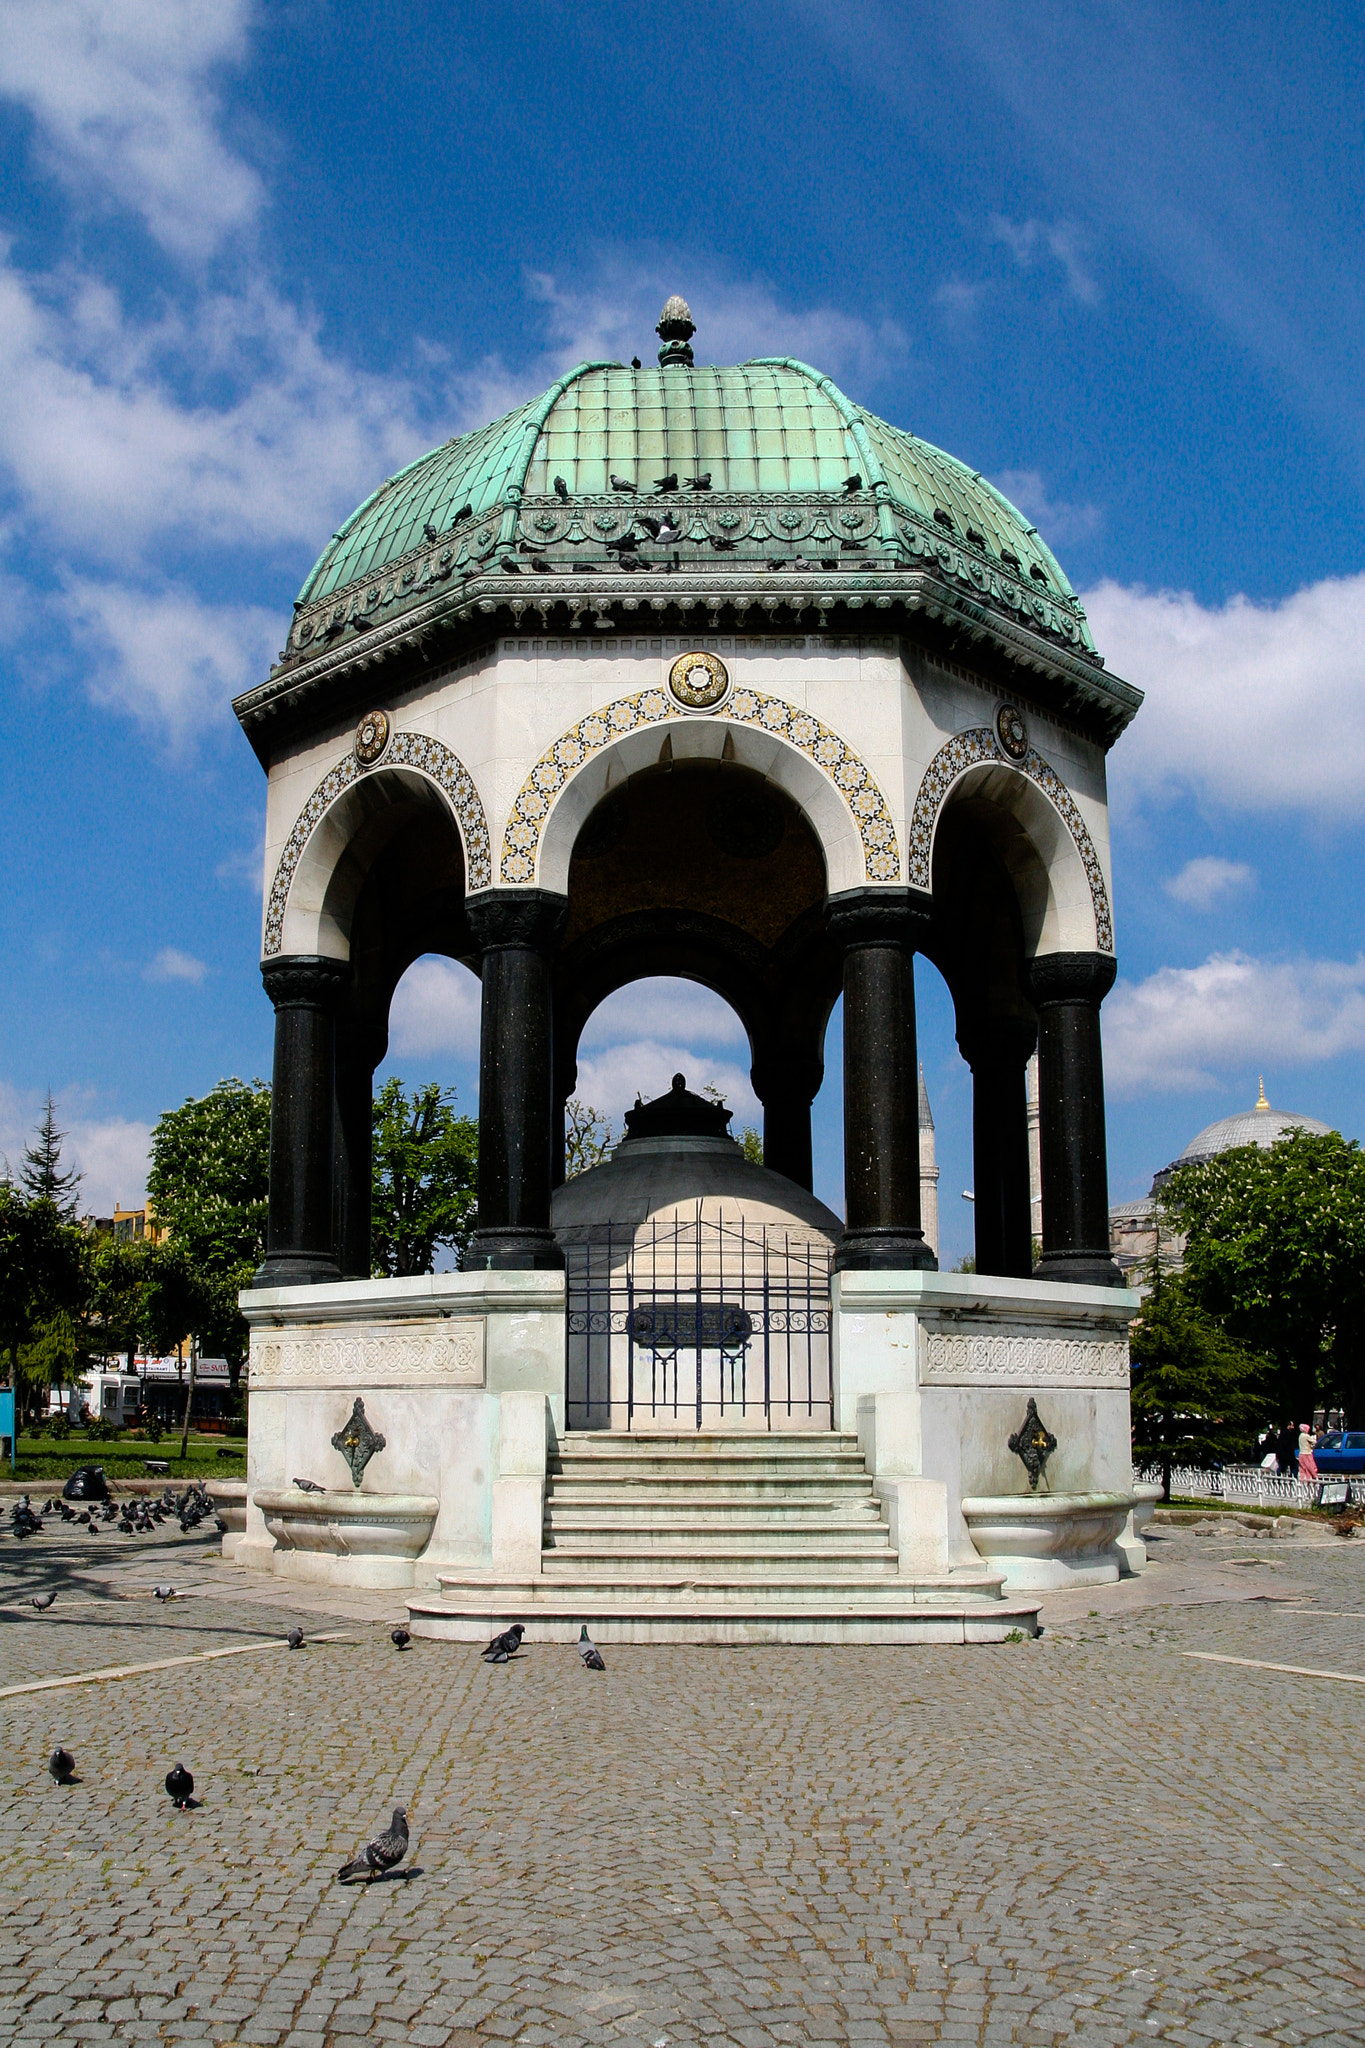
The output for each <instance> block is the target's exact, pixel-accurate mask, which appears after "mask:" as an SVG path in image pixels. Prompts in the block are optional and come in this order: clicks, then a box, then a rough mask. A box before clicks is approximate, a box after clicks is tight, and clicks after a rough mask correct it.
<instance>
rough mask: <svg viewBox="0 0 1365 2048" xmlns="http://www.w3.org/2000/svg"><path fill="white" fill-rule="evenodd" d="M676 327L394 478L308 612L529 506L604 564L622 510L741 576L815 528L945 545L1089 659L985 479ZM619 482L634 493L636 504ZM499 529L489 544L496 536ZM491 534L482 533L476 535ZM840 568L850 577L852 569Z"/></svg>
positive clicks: (1062, 580) (822, 544)
mask: <svg viewBox="0 0 1365 2048" xmlns="http://www.w3.org/2000/svg"><path fill="white" fill-rule="evenodd" d="M674 303H675V302H674V301H670V302H669V309H666V312H667V311H669V310H671V309H672V308H673V306H674ZM677 304H678V305H681V301H679V302H677ZM682 315H683V318H682V319H681V320H678V319H676V318H675V319H674V320H673V322H672V324H671V326H670V328H669V331H670V333H671V334H673V333H675V332H676V333H684V330H685V333H684V339H683V340H681V341H680V340H678V339H676V338H675V339H672V340H669V341H667V342H666V346H665V348H664V350H663V351H661V354H662V355H663V356H664V358H665V360H664V362H663V363H662V364H661V366H660V367H658V368H653V369H633V368H632V369H624V368H622V366H621V365H620V364H619V363H583V364H581V365H580V366H579V367H578V368H577V369H575V370H571V371H570V372H569V374H568V375H567V376H565V377H561V378H560V379H559V381H558V382H557V383H556V384H554V385H553V386H552V387H551V389H550V390H549V391H547V392H545V393H544V394H543V395H542V396H541V397H539V398H535V399H531V400H529V401H528V402H527V403H526V404H525V405H521V406H518V407H517V409H516V411H515V412H511V413H508V415H507V416H506V418H505V419H501V420H496V421H495V422H494V423H493V424H492V425H491V426H487V427H481V428H479V429H477V430H476V431H475V432H474V433H470V434H462V435H460V436H458V437H457V438H456V439H455V440H453V441H448V442H446V443H445V444H444V446H442V447H440V448H436V449H433V450H432V451H431V453H430V454H428V455H423V456H421V457H419V458H418V460H417V461H416V462H413V463H410V464H409V465H408V467H407V468H406V469H403V470H400V471H399V473H398V475H397V476H394V477H391V478H390V479H389V480H388V482H387V483H385V484H383V485H381V487H380V488H379V490H377V491H376V492H375V493H374V495H373V496H372V497H370V498H368V499H367V500H366V501H365V503H364V504H363V505H362V506H360V508H359V510H358V511H356V512H355V513H353V514H352V516H351V517H350V519H348V520H347V521H346V523H345V525H344V526H343V527H342V528H341V529H340V531H339V532H338V533H336V534H335V535H334V536H333V538H332V540H331V541H330V542H329V543H328V545H327V547H326V548H325V549H324V550H323V553H322V555H321V557H320V559H319V560H318V562H317V565H316V567H315V568H314V569H313V571H312V573H311V575H310V576H309V577H308V580H307V582H306V583H305V584H304V586H303V589H302V591H301V592H300V595H299V605H300V607H310V608H311V607H313V606H316V605H318V604H319V603H321V602H323V601H325V600H326V599H328V598H330V597H332V596H334V595H335V594H336V593H337V592H340V591H342V590H347V589H349V588H350V587H351V586H352V585H353V584H355V583H357V582H359V581H360V580H361V579H364V578H367V577H376V576H381V575H382V574H383V573H384V572H385V571H387V570H389V569H390V567H391V566H392V565H394V564H396V563H398V562H400V561H401V560H402V559H403V558H404V557H406V556H409V555H411V554H413V552H414V551H416V550H421V549H423V548H424V547H426V548H430V547H431V546H433V545H434V544H435V542H436V541H437V540H438V539H439V540H444V539H445V538H446V537H447V536H449V537H450V540H451V543H452V545H455V544H458V543H460V542H465V541H467V542H468V543H469V545H470V549H471V558H472V556H473V555H475V554H477V555H488V554H490V553H491V551H492V549H493V548H494V547H495V546H496V545H502V546H506V545H507V544H508V543H509V541H510V540H511V538H512V535H513V533H514V531H515V530H516V509H515V508H525V507H526V506H527V504H528V503H529V502H530V501H535V500H541V501H543V502H544V506H545V507H546V508H548V512H549V517H542V519H541V520H540V521H539V526H540V529H541V530H542V531H543V533H544V535H545V539H544V542H543V545H544V548H545V550H546V552H547V554H550V555H552V556H553V555H557V554H563V553H565V549H566V545H567V547H568V549H569V551H570V552H573V553H580V554H581V553H582V552H583V543H585V542H586V543H587V544H588V546H587V552H589V553H592V552H595V551H600V549H601V548H602V547H603V546H604V545H605V546H607V547H610V545H611V539H610V529H611V509H610V508H611V507H612V506H613V504H614V505H615V506H616V507H618V508H619V511H620V514H621V518H622V526H621V527H620V528H618V530H625V529H626V528H628V526H629V521H628V519H627V518H626V515H627V514H628V513H629V512H631V511H632V510H633V511H635V512H636V513H640V512H643V513H647V514H651V515H655V516H657V515H661V514H664V513H667V514H669V515H670V524H671V525H677V526H679V527H681V529H682V534H681V540H682V543H683V544H684V546H689V545H691V546H697V547H704V548H706V549H707V550H708V552H709V551H710V550H711V549H717V548H719V549H731V548H733V549H735V550H736V551H737V552H735V553H734V554H733V556H732V559H734V560H735V562H736V565H737V566H738V565H739V564H740V563H743V562H745V561H748V562H750V563H751V564H752V562H753V560H754V558H755V556H759V557H763V558H766V559H768V560H770V561H771V560H778V561H782V560H790V558H791V555H792V551H793V548H799V547H800V546H801V544H802V541H803V539H804V538H805V537H806V536H808V535H810V533H811V532H812V531H813V530H814V531H816V532H817V536H818V537H817V539H816V540H815V541H814V542H812V543H811V544H810V545H809V546H808V548H807V552H808V553H812V554H820V553H825V554H827V553H828V552H829V550H830V548H831V547H833V548H835V549H840V548H842V549H845V550H851V551H856V550H861V549H868V550H870V551H871V552H872V553H873V554H874V556H875V557H876V558H878V559H883V560H884V559H885V558H886V557H887V556H888V555H893V556H894V555H895V553H896V552H897V551H898V550H899V549H901V548H902V547H903V546H904V543H905V541H906V539H907V537H910V538H912V539H913V540H914V541H915V543H916V544H917V545H918V548H919V551H920V552H923V551H924V547H925V546H926V545H943V544H948V545H951V546H952V547H953V548H954V549H956V550H959V551H965V553H966V555H967V556H968V557H969V558H970V559H973V560H975V561H976V562H977V563H978V564H979V565H980V568H981V570H982V571H983V572H984V573H985V574H986V575H992V574H994V575H1004V576H1005V577H1007V578H1012V579H1015V580H1017V581H1018V583H1019V584H1021V585H1022V587H1023V589H1024V591H1025V592H1026V593H1029V592H1031V593H1032V594H1033V596H1034V597H1035V598H1036V597H1039V596H1041V597H1043V598H1046V599H1047V600H1048V601H1049V602H1050V604H1051V605H1053V606H1056V607H1057V608H1058V609H1059V610H1061V611H1062V612H1064V613H1065V614H1066V615H1067V624H1068V630H1069V633H1070V636H1071V637H1072V644H1073V645H1075V646H1077V647H1078V649H1084V650H1086V651H1091V652H1093V642H1092V641H1091V639H1090V636H1089V633H1088V630H1087V629H1086V627H1085V624H1084V614H1083V613H1082V612H1081V610H1080V607H1079V605H1077V603H1076V600H1075V597H1074V594H1073V592H1072V590H1071V586H1070V584H1069V583H1068V582H1067V580H1066V577H1065V576H1064V575H1063V573H1062V571H1061V569H1060V567H1059V566H1058V564H1057V561H1056V559H1055V557H1054V556H1053V554H1052V552H1051V550H1050V549H1049V548H1048V547H1047V546H1046V545H1045V544H1044V542H1043V541H1042V540H1041V539H1040V537H1039V535H1038V533H1037V531H1036V529H1035V528H1034V527H1033V526H1032V525H1031V524H1030V522H1029V521H1028V520H1027V519H1025V518H1024V516H1023V515H1022V514H1021V513H1019V512H1017V511H1016V510H1015V508H1014V507H1013V506H1012V505H1011V504H1010V503H1009V502H1008V500H1007V499H1005V498H1003V497H1002V496H1001V494H1000V492H999V491H997V490H996V489H995V488H994V486H993V485H991V484H989V483H988V482H987V481H986V479H985V478H984V477H983V476H981V475H980V474H979V472H977V471H974V470H970V469H968V468H967V467H966V466H965V465H964V464H963V463H961V462H958V461H956V460H955V459H954V458H953V457H952V456H951V455H946V454H944V452H943V451H942V449H939V448H935V447H933V446H932V445H931V444H930V443H929V442H927V441H922V440H920V439H919V438H918V437H917V436H916V435H914V434H910V433H906V432H905V431H903V429H901V428H899V427H893V426H891V425H889V424H888V422H887V421H885V420H882V419H878V418H877V416H876V414H875V413H870V412H867V411H865V410H864V409H863V407H861V406H859V405H855V404H854V403H853V401H852V400H851V399H849V398H847V397H845V395H844V393H843V392H842V391H840V390H839V388H838V387H837V385H835V384H834V383H832V382H831V380H830V379H829V378H828V377H824V376H822V375H821V374H820V372H819V371H818V370H813V369H811V368H810V367H809V365H808V364H805V363H801V362H797V361H795V360H793V359H791V358H789V357H785V356H784V357H773V358H764V359H761V360H759V361H754V362H748V363H740V364H739V365H737V366H736V367H734V368H731V369H722V368H714V367H709V366H697V365H694V364H693V363H692V362H691V360H690V358H691V349H690V348H689V347H688V346H687V344H686V338H685V334H687V333H690V331H691V330H690V316H687V313H686V308H685V307H682ZM660 331H661V332H662V331H663V328H662V327H661V330H660ZM672 477H676V479H677V484H676V488H675V489H674V490H672V491H667V492H665V493H662V494H661V493H658V492H657V491H656V485H657V484H658V483H659V482H660V481H662V480H666V479H668V478H672ZM613 478H615V479H617V480H618V482H619V483H624V484H629V485H634V486H635V495H634V496H632V495H631V493H630V492H629V491H625V490H621V489H619V488H618V485H617V484H614V483H613ZM694 479H695V480H697V482H696V484H695V485H694ZM784 499H785V500H788V501H793V502H794V501H801V504H802V505H803V507H804V508H805V510H804V513H803V514H802V515H798V514H797V512H796V511H795V510H792V509H790V508H789V509H788V510H787V515H786V518H785V520H784V518H783V507H782V501H783V500H784ZM727 500H728V501H731V502H732V503H733V504H734V505H735V507H736V508H737V509H736V511H735V512H734V513H733V514H732V515H731V517H730V525H731V526H732V528H733V530H734V533H735V539H734V541H733V542H732V541H731V540H730V539H729V538H728V537H727V533H726V530H725V529H726V524H727V515H726V511H725V506H724V501H727ZM812 500H815V501H819V500H824V501H826V503H827V505H828V507H829V513H828V523H827V524H826V525H824V526H819V525H818V524H817V525H816V526H815V527H813V525H812V518H811V516H810V508H811V503H812ZM756 501H760V510H762V509H764V506H765V505H766V501H772V505H773V507H774V508H775V510H774V511H773V512H772V514H771V515H770V516H768V517H767V521H766V525H764V524H763V523H762V520H761V519H760V520H759V521H758V522H757V523H756V521H755V504H756ZM604 505H605V507H606V508H607V511H606V516H605V517H604V516H603V509H602V508H603V507H604ZM589 507H590V508H591V511H592V515H593V517H592V521H591V523H590V522H589V521H588V520H587V519H586V518H585V519H584V520H583V522H582V523H581V524H580V525H578V526H576V527H575V526H572V525H571V522H570V521H569V519H568V517H567V513H568V511H569V510H570V509H572V508H584V509H585V510H586V508H589ZM841 507H842V508H845V509H844V511H843V513H842V528H841V526H840V524H839V523H838V522H839V521H840V518H841V514H840V512H839V509H838V508H841ZM741 513H742V515H743V517H742V518H741V516H740V514H741ZM509 514H510V515H511V516H510V518H509ZM493 515H497V516H498V522H499V523H498V529H497V533H496V535H494V534H493V533H492V532H491V531H490V530H489V520H490V517H491V516H493ZM481 521H482V522H483V524H484V528H485V532H484V534H483V535H479V534H477V533H476V531H475V530H476V529H477V528H478V527H479V525H480V522H481ZM523 523H525V521H524V516H523ZM741 527H742V529H743V530H742V531H741ZM604 529H605V530H604ZM912 529H913V533H912V531H911V530H912ZM533 531H534V529H533ZM831 531H832V532H833V535H834V538H833V539H831V538H830V537H829V536H830V533H831ZM642 539H644V540H645V541H646V542H647V541H648V536H647V535H645V534H642ZM480 543H482V544H480ZM461 554H462V555H463V548H462V549H461ZM711 558H712V559H714V556H712V557H711ZM812 566H814V565H812ZM825 566H827V567H829V566H832V564H830V563H826V565H825ZM842 566H843V567H846V568H847V567H854V566H857V564H856V563H855V562H854V561H852V560H851V559H850V558H849V556H848V555H844V556H843V557H842Z"/></svg>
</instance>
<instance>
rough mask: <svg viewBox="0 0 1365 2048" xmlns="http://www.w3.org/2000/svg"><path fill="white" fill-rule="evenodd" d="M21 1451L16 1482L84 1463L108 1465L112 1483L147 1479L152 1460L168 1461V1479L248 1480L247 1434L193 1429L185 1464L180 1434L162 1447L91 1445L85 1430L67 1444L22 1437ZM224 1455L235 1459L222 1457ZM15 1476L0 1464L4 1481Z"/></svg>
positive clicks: (124, 1441)
mask: <svg viewBox="0 0 1365 2048" xmlns="http://www.w3.org/2000/svg"><path fill="white" fill-rule="evenodd" d="M17 1450H18V1462H17V1463H16V1465H15V1468H14V1477H15V1478H16V1479H66V1478H67V1477H68V1475H69V1474H70V1473H72V1472H74V1471H75V1469H76V1467H77V1466H78V1465H102V1466H103V1467H104V1473H105V1477H106V1478H107V1479H142V1478H144V1477H145V1476H146V1475H145V1471H144V1466H143V1461H144V1459H146V1458H161V1459H164V1460H165V1462H166V1467H167V1476H168V1477H170V1478H175V1479H181V1478H199V1479H208V1478H211V1477H212V1476H213V1475H214V1474H215V1473H216V1474H217V1476H218V1477H219V1478H220V1479H244V1478H245V1477H246V1438H245V1437H244V1436H230V1437H222V1436H200V1435H198V1434H197V1433H196V1432H195V1431H194V1430H191V1431H190V1440H189V1446H188V1454H187V1456H186V1457H185V1458H184V1459H183V1460H182V1459H181V1457H180V1432H179V1430H176V1431H175V1433H174V1435H172V1434H170V1433H169V1432H168V1433H167V1434H166V1435H165V1436H163V1437H162V1439H161V1442H160V1443H159V1444H154V1443H151V1442H150V1441H149V1440H148V1439H147V1438H146V1437H127V1436H113V1437H106V1438H105V1439H104V1441H103V1442H102V1443H101V1442H96V1443H87V1441H86V1439H85V1436H84V1434H83V1432H82V1431H80V1430H73V1431H72V1432H71V1435H70V1436H69V1437H67V1438H66V1440H65V1441H64V1442H63V1441H61V1440H59V1439H58V1438H56V1437H50V1436H21V1437H20V1438H19V1442H18V1446H17ZM220 1451H227V1452H229V1453H230V1454H231V1455H230V1456H228V1457H219V1455H218V1453H219V1452H220ZM9 1476H10V1474H9V1470H8V1466H7V1465H4V1464H0V1479H8V1478H9Z"/></svg>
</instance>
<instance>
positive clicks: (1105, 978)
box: [1028, 953, 1119, 1009]
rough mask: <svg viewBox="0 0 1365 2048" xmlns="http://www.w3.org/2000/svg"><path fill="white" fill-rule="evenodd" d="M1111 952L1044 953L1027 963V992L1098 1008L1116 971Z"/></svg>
mask: <svg viewBox="0 0 1365 2048" xmlns="http://www.w3.org/2000/svg"><path fill="white" fill-rule="evenodd" d="M1118 971H1119V968H1118V962H1117V960H1115V958H1114V956H1113V954H1112V953H1043V954H1041V955H1040V956H1039V958H1038V959H1036V960H1030V961H1029V963H1028V985H1029V994H1030V995H1031V996H1032V997H1033V1000H1034V1002H1035V1003H1036V1004H1037V1006H1038V1008H1039V1009H1042V1008H1043V1007H1044V1005H1046V1004H1048V1003H1093V1004H1094V1005H1095V1007H1096V1008H1097V1009H1098V1007H1099V1005H1100V1004H1101V1003H1102V1002H1103V1001H1104V999H1105V997H1106V996H1107V995H1108V993H1109V991H1110V989H1111V988H1112V987H1113V986H1114V977H1115V975H1116V974H1117V973H1118Z"/></svg>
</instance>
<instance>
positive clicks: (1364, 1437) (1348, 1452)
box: [1313, 1429, 1365, 1479]
mask: <svg viewBox="0 0 1365 2048" xmlns="http://www.w3.org/2000/svg"><path fill="white" fill-rule="evenodd" d="M1313 1460H1314V1463H1315V1464H1316V1465H1317V1468H1318V1472H1319V1474H1320V1475H1321V1477H1323V1478H1324V1479H1325V1478H1326V1477H1327V1476H1328V1475H1329V1473H1330V1474H1331V1475H1332V1476H1333V1477H1334V1478H1335V1477H1336V1475H1337V1474H1338V1473H1347V1472H1365V1430H1357V1429H1350V1430H1346V1431H1344V1432H1343V1431H1341V1430H1334V1431H1333V1432H1332V1434H1331V1435H1330V1436H1325V1437H1323V1438H1322V1439H1321V1440H1320V1442H1319V1443H1317V1444H1316V1445H1315V1446H1314V1450H1313Z"/></svg>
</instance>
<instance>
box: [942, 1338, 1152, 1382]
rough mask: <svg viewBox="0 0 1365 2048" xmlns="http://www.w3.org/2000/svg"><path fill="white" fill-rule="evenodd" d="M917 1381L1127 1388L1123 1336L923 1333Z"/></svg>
mask: <svg viewBox="0 0 1365 2048" xmlns="http://www.w3.org/2000/svg"><path fill="white" fill-rule="evenodd" d="M920 1381H921V1384H922V1385H924V1386H929V1387H1038V1386H1061V1387H1126V1386H1127V1385H1128V1345H1127V1342H1126V1341H1125V1339H1124V1338H1122V1337H1056V1336H1042V1335H1032V1334H1030V1333H1027V1332H1023V1331H1015V1332H1009V1331H1004V1330H993V1331H992V1332H991V1334H990V1335H989V1336H987V1335H985V1334H984V1333H982V1334H977V1333H975V1332H973V1333H971V1334H967V1333H964V1332H960V1331H955V1330H926V1331H925V1333H924V1352H923V1358H922V1360H921V1364H920Z"/></svg>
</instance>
